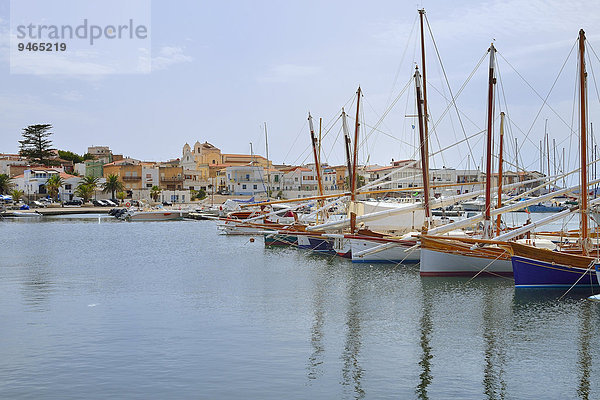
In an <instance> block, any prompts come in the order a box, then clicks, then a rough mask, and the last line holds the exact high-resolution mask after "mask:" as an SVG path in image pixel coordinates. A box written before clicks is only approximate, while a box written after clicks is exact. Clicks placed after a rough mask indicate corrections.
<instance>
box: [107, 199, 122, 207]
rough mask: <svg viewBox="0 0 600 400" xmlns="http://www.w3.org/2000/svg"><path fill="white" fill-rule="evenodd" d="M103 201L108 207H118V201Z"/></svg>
mask: <svg viewBox="0 0 600 400" xmlns="http://www.w3.org/2000/svg"><path fill="white" fill-rule="evenodd" d="M103 201H104V202H105V203H107V205H109V206H110V207H118V206H119V201H114V200H110V199H105V200H103Z"/></svg>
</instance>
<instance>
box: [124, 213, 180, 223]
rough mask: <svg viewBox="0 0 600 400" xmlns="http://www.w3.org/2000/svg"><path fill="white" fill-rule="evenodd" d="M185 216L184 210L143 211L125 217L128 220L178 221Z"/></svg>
mask: <svg viewBox="0 0 600 400" xmlns="http://www.w3.org/2000/svg"><path fill="white" fill-rule="evenodd" d="M184 216H185V213H184V212H183V211H156V212H155V211H141V212H134V213H133V214H130V215H128V216H127V217H125V219H127V220H128V221H131V222H134V221H178V220H182V219H183V218H184Z"/></svg>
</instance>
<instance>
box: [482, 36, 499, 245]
mask: <svg viewBox="0 0 600 400" xmlns="http://www.w3.org/2000/svg"><path fill="white" fill-rule="evenodd" d="M489 51H490V73H489V81H488V109H487V146H486V157H487V158H486V163H485V213H484V219H483V237H484V238H487V239H489V238H490V237H491V236H492V235H491V214H490V213H491V206H492V201H491V200H492V135H493V127H492V121H493V114H494V85H495V84H496V78H495V77H494V59H495V55H496V48H495V47H494V44H493V43H492V44H491V45H490V50H489Z"/></svg>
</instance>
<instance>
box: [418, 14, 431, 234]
mask: <svg viewBox="0 0 600 400" xmlns="http://www.w3.org/2000/svg"><path fill="white" fill-rule="evenodd" d="M424 15H425V9H421V10H419V22H420V26H421V68H422V69H423V81H422V82H421V79H420V78H417V76H418V75H419V70H418V68H415V70H416V71H415V81H416V82H417V83H416V84H417V85H421V87H422V88H423V99H422V100H421V96H420V95H419V88H418V87H417V111H418V113H420V114H421V115H420V116H419V136H420V141H421V146H420V147H421V169H422V171H421V175H422V176H423V204H424V206H425V221H424V225H423V231H424V232H427V230H428V229H429V226H430V222H431V210H430V208H429V196H430V193H429V127H428V125H427V115H428V114H427V74H426V71H425V70H426V68H425V28H424V24H423V16H424ZM420 105H422V109H421V108H420Z"/></svg>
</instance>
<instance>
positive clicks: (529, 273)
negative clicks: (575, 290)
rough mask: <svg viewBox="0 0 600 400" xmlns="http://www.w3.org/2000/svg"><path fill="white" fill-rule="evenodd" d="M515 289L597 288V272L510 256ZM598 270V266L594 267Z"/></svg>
mask: <svg viewBox="0 0 600 400" xmlns="http://www.w3.org/2000/svg"><path fill="white" fill-rule="evenodd" d="M512 267H513V271H514V277H515V287H520V288H534V287H537V288H558V287H560V288H562V287H565V288H570V287H571V286H573V285H575V286H590V285H592V286H596V287H597V286H598V276H597V271H594V269H593V268H589V269H583V268H578V267H572V266H568V265H560V264H557V263H554V262H547V261H540V260H535V259H532V258H528V257H522V256H517V255H513V256H512ZM596 268H598V265H596Z"/></svg>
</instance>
